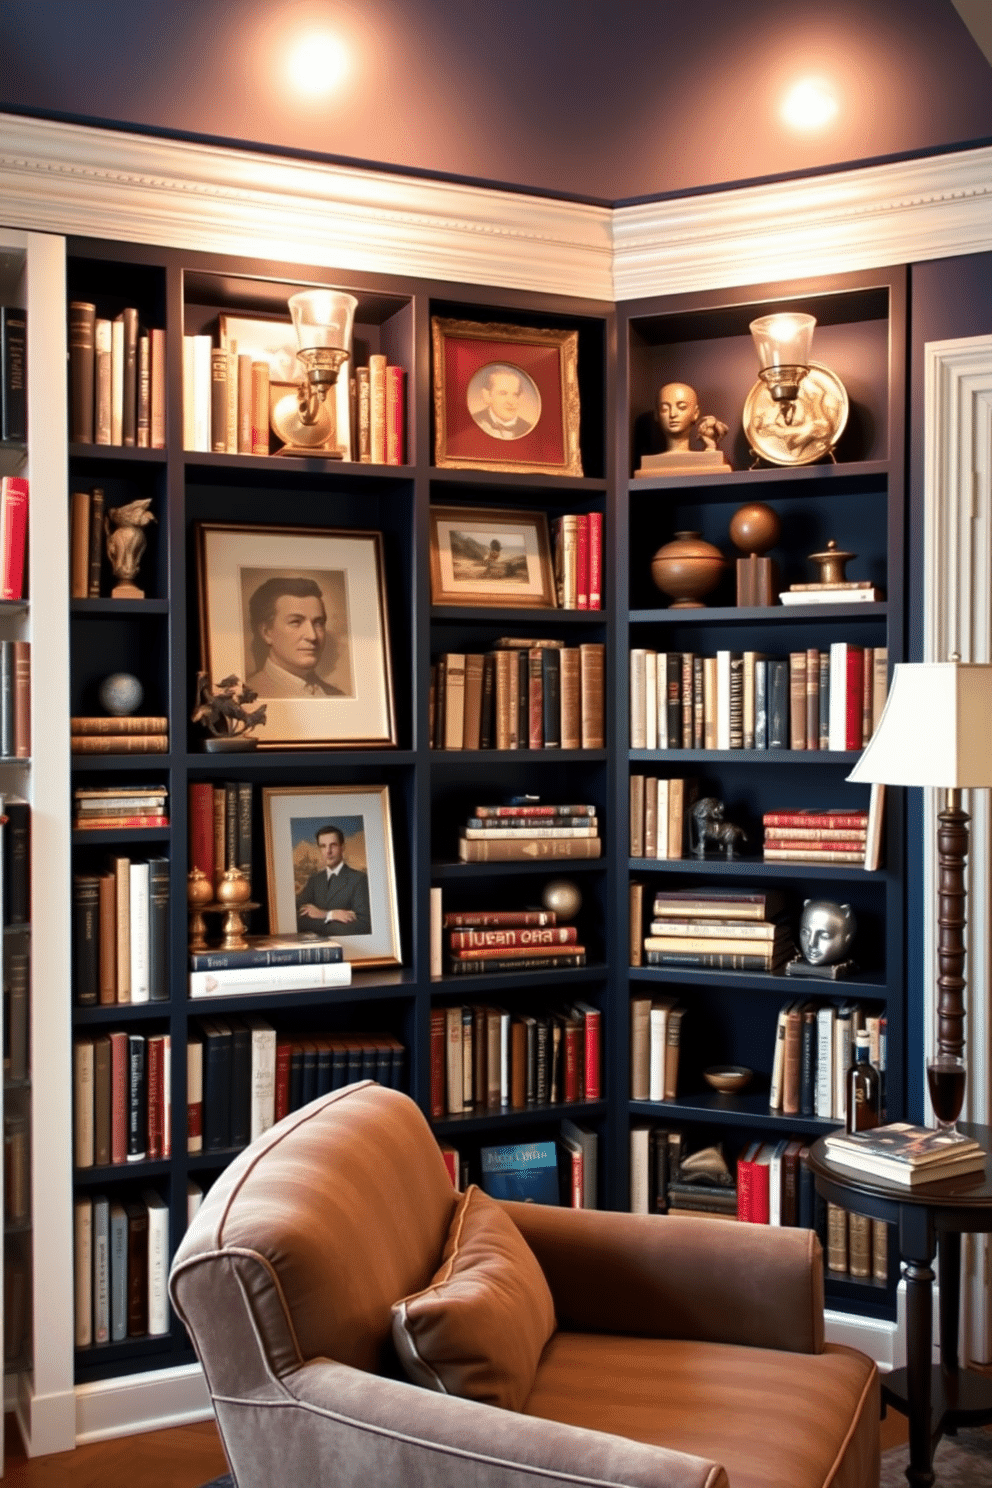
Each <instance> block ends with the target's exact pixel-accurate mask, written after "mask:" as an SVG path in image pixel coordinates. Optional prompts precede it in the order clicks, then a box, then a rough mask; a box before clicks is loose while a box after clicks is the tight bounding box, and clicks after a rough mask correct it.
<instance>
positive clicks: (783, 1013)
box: [768, 1003, 791, 1111]
mask: <svg viewBox="0 0 992 1488" xmlns="http://www.w3.org/2000/svg"><path fill="white" fill-rule="evenodd" d="M790 1006H791V1004H790V1003H786V1005H785V1007H783V1008H780V1009H779V1014H778V1022H777V1023H776V1024H775V1048H774V1049H773V1051H772V1079H771V1087H770V1089H769V1092H768V1109H769V1110H770V1111H781V1109H782V1076H783V1074H784V1072H785V1025H786V1020H787V1017H788V1012H789V1007H790Z"/></svg>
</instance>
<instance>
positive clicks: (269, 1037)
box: [251, 1019, 276, 1142]
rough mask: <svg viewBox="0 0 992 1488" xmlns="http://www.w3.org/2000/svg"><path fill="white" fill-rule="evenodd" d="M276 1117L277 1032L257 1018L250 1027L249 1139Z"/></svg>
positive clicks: (270, 1123) (264, 1130)
mask: <svg viewBox="0 0 992 1488" xmlns="http://www.w3.org/2000/svg"><path fill="white" fill-rule="evenodd" d="M275 1119H276V1031H275V1029H274V1028H273V1027H272V1026H271V1024H268V1023H266V1022H264V1020H263V1019H259V1020H258V1021H257V1022H256V1023H254V1024H253V1025H252V1030H251V1140H252V1141H253V1142H254V1140H255V1138H256V1137H260V1136H261V1135H262V1133H263V1132H266V1131H268V1129H269V1127H270V1126H273V1125H274V1124H275Z"/></svg>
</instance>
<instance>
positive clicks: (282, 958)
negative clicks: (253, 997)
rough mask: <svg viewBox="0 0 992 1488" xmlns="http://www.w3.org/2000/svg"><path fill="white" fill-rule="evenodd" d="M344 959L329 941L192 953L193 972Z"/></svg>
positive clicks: (323, 964) (310, 964)
mask: <svg viewBox="0 0 992 1488" xmlns="http://www.w3.org/2000/svg"><path fill="white" fill-rule="evenodd" d="M343 960H344V951H343V950H342V948H341V946H339V945H337V944H335V943H333V942H331V941H327V940H323V941H321V940H313V941H308V942H307V943H306V944H305V945H290V946H249V947H248V948H247V949H246V950H243V951H191V952H190V958H189V969H190V971H235V970H239V969H241V968H243V967H252V966H327V965H329V964H331V963H332V962H338V961H343Z"/></svg>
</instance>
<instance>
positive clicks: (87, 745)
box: [69, 713, 169, 826]
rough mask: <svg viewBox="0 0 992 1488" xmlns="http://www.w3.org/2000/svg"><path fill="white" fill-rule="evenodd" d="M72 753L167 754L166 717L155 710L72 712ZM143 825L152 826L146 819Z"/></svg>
mask: <svg viewBox="0 0 992 1488" xmlns="http://www.w3.org/2000/svg"><path fill="white" fill-rule="evenodd" d="M69 734H70V737H69V747H70V749H71V751H72V753H73V754H168V752H169V720H168V719H167V718H166V717H164V716H160V715H157V714H136V713H135V714H131V715H129V716H127V717H123V718H117V717H103V716H102V715H98V716H96V717H88V716H85V715H82V714H79V715H74V716H73V717H72V718H71V719H70V721H69ZM142 825H146V826H153V825H156V823H153V822H147V823H143V824H142Z"/></svg>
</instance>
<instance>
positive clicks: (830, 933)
mask: <svg viewBox="0 0 992 1488" xmlns="http://www.w3.org/2000/svg"><path fill="white" fill-rule="evenodd" d="M857 928H858V922H857V920H856V919H855V917H854V910H853V909H852V908H851V906H850V905H849V904H835V903H834V901H833V900H832V899H807V900H805V901H804V903H803V912H802V916H801V918H800V920H799V944H800V945H801V947H802V952H803V956H804V957H805V959H806V960H807V961H808V962H809V964H810V965H811V966H833V965H835V964H836V963H837V962H839V961H843V960H845V959H846V957H847V953H848V951H849V950H850V948H851V942H852V941H853V940H854V936H855V933H856V931H857Z"/></svg>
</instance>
